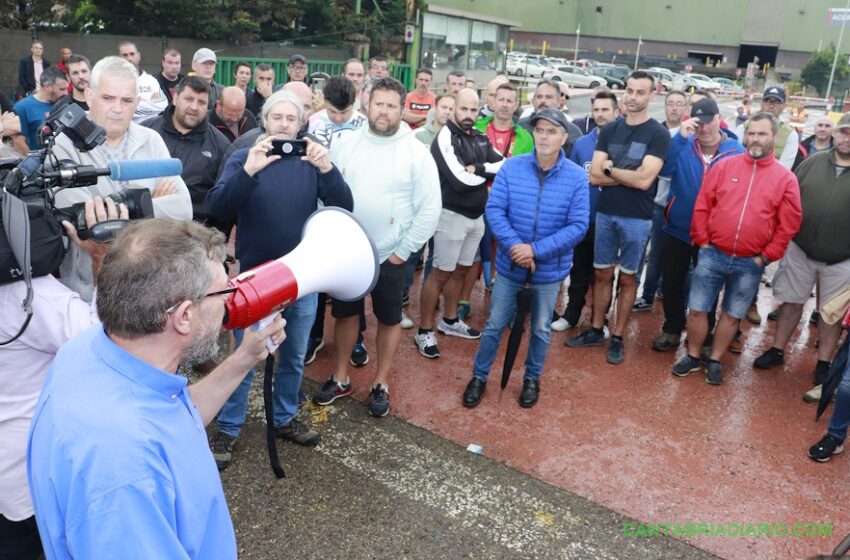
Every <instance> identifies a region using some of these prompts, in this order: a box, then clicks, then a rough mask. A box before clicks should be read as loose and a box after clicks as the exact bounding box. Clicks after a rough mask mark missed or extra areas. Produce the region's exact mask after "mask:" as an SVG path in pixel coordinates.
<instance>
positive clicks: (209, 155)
mask: <svg viewBox="0 0 850 560" xmlns="http://www.w3.org/2000/svg"><path fill="white" fill-rule="evenodd" d="M201 155H202V156H204V157H207V158H210V159H212V153H211V152H208V151H206V150H204V151H203V152H201Z"/></svg>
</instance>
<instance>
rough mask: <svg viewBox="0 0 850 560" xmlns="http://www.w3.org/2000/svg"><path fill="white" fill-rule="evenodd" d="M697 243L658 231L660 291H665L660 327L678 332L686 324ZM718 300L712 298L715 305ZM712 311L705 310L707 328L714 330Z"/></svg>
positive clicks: (667, 331)
mask: <svg viewBox="0 0 850 560" xmlns="http://www.w3.org/2000/svg"><path fill="white" fill-rule="evenodd" d="M698 257H699V247H694V246H693V245H689V244H687V243H685V242H684V241H682V240H680V239H677V238H675V237H673V236H672V235H668V234H667V233H662V234H661V292H662V293H663V294H664V325H663V326H662V327H661V330H662V331H664V332H665V333H669V334H681V332H682V330H683V329H684V328H685V326H687V320H688V319H687V310H688V291H689V290H688V287H689V285H690V282H689V280H690V278H689V276H690V273H691V271H692V270H693V269H694V268H696V266H697V259H698ZM716 306H717V303H716V302H715V307H716ZM714 323H715V314H714V313H709V314H708V330H709V332H711V331H713V330H714Z"/></svg>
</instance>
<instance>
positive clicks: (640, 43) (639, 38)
mask: <svg viewBox="0 0 850 560" xmlns="http://www.w3.org/2000/svg"><path fill="white" fill-rule="evenodd" d="M847 2H848V3H850V0H847ZM642 39H643V35H638V46H637V51H635V67H634V69H635V70H637V67H638V58H640V46H641V45H642V44H643V40H642Z"/></svg>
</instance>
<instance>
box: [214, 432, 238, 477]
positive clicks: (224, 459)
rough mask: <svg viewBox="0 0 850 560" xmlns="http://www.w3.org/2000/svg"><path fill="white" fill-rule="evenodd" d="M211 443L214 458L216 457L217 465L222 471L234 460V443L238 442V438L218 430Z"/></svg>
mask: <svg viewBox="0 0 850 560" xmlns="http://www.w3.org/2000/svg"><path fill="white" fill-rule="evenodd" d="M209 443H210V451H212V454H213V459H215V466H216V467H218V470H219V472H221V471H223V470H224V469H226V468H227V467H229V466H230V463H231V461H232V460H233V445H234V444H235V443H236V438H235V437H233V436H230V435H227V434H225V433H224V432H222V431H216V433H214V434H213V435H212V437H211V438H210V442H209Z"/></svg>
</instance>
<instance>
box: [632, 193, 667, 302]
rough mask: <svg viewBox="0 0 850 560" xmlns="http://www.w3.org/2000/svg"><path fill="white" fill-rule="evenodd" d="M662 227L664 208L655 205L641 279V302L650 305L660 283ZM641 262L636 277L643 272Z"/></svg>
mask: <svg viewBox="0 0 850 560" xmlns="http://www.w3.org/2000/svg"><path fill="white" fill-rule="evenodd" d="M663 225H664V207H663V206H658V205H657V204H656V205H655V207H654V208H653V209H652V230H651V233H650V235H649V256H648V257H647V259H646V261H647V262H646V278H644V279H643V295H642V296H641V297H642V298H643V301H645V302H647V303H652V302H653V301H655V293H656V292H657V291H658V284H659V282H661V227H662V226H663ZM643 262H644V261H643V260H641V261H640V270H638V273H637V277H638V279H640V275H641V273H642V272H643Z"/></svg>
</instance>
